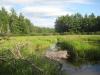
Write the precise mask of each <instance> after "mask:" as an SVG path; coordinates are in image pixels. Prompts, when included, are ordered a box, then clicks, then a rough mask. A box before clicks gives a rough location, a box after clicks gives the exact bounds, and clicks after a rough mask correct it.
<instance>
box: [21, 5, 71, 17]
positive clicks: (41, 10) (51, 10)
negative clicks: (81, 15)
mask: <svg viewBox="0 0 100 75" xmlns="http://www.w3.org/2000/svg"><path fill="white" fill-rule="evenodd" d="M21 10H22V12H23V13H25V14H31V15H32V14H33V15H34V14H36V16H37V14H38V15H39V16H51V17H56V16H61V15H66V14H72V12H70V11H65V10H64V9H62V8H58V7H54V6H36V7H35V6H31V7H25V8H23V9H21ZM34 16H35V15H34ZM37 17H38V16H37Z"/></svg>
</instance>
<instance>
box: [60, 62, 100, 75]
mask: <svg viewBox="0 0 100 75" xmlns="http://www.w3.org/2000/svg"><path fill="white" fill-rule="evenodd" d="M61 71H62V72H63V73H65V74H67V75H100V64H82V65H80V66H74V65H72V64H70V63H63V64H62V68H61Z"/></svg>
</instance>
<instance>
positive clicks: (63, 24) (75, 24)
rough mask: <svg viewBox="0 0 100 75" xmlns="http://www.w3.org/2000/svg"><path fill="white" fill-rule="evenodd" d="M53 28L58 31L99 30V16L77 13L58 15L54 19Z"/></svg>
mask: <svg viewBox="0 0 100 75" xmlns="http://www.w3.org/2000/svg"><path fill="white" fill-rule="evenodd" d="M55 30H56V32H58V33H64V32H74V33H77V32H80V33H81V32H98V31H100V16H95V15H94V14H93V13H91V14H90V15H87V14H85V15H84V16H82V15H81V14H79V13H76V14H74V15H66V16H60V17H58V18H57V19H56V22H55Z"/></svg>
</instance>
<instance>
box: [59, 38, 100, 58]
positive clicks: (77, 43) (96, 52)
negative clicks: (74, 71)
mask: <svg viewBox="0 0 100 75" xmlns="http://www.w3.org/2000/svg"><path fill="white" fill-rule="evenodd" d="M99 41H100V37H99V36H98V37H94V36H91V37H90V36H88V37H78V38H74V39H64V38H63V39H60V41H59V46H60V47H61V48H62V49H66V50H67V51H68V52H69V54H70V55H71V58H72V59H86V60H87V59H88V60H100V45H99V44H100V42H99Z"/></svg>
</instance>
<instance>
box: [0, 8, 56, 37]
mask: <svg viewBox="0 0 100 75" xmlns="http://www.w3.org/2000/svg"><path fill="white" fill-rule="evenodd" d="M51 32H54V29H50V28H44V27H36V26H34V25H33V24H32V23H31V21H30V20H29V19H28V18H26V17H24V16H23V14H22V13H20V14H19V15H18V14H17V13H16V11H15V10H14V9H11V11H10V13H9V12H8V11H6V9H5V8H4V7H2V9H1V10H0V34H21V35H22V34H35V33H51Z"/></svg>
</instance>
